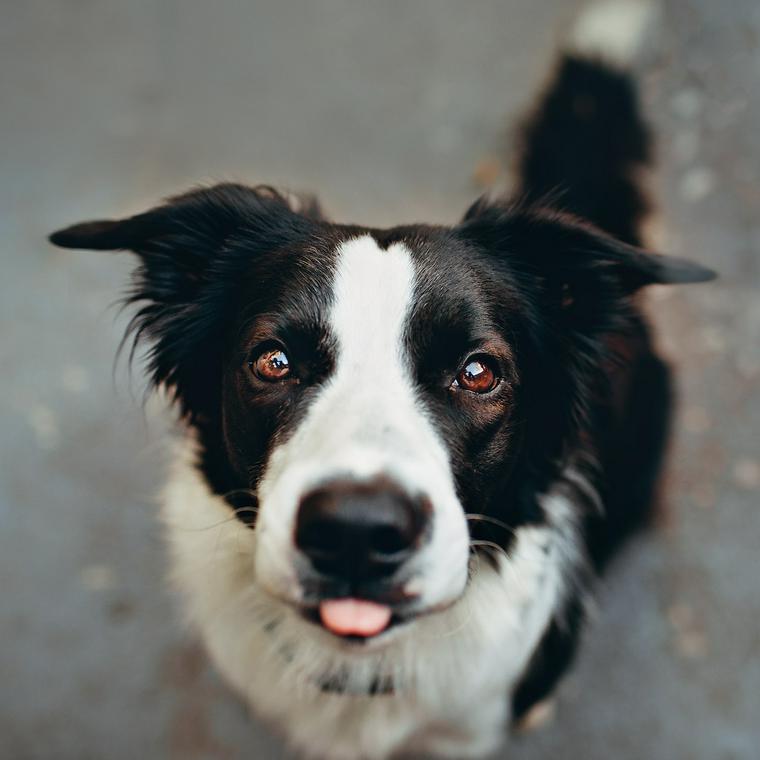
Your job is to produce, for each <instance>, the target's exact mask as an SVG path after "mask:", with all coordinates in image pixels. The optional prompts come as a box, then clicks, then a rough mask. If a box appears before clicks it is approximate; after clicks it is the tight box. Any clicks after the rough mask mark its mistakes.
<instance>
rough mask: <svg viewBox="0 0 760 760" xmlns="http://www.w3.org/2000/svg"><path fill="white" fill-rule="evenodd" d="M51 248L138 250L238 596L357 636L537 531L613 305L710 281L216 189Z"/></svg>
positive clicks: (588, 232)
mask: <svg viewBox="0 0 760 760" xmlns="http://www.w3.org/2000/svg"><path fill="white" fill-rule="evenodd" d="M51 239H52V241H53V242H54V243H56V244H58V245H61V246H64V247H70V248H92V249H129V250H132V251H134V252H135V253H136V254H137V255H138V257H139V260H140V266H139V268H138V270H137V275H136V280H135V289H134V292H133V296H132V300H134V301H135V302H139V303H140V304H141V306H140V309H139V311H138V312H137V314H136V316H135V319H134V322H133V327H134V329H135V331H136V334H137V336H138V337H140V336H144V337H145V338H148V339H150V340H151V341H152V350H151V354H150V369H151V373H152V379H153V381H154V382H155V383H156V384H157V385H163V386H165V387H167V388H168V389H169V390H170V391H171V392H172V393H173V394H174V396H175V397H176V400H177V402H178V404H179V406H180V408H181V411H182V413H183V415H184V416H185V417H186V418H187V419H188V421H189V422H190V423H191V424H192V425H193V426H194V427H195V428H197V430H198V432H199V437H200V440H201V443H202V446H203V452H202V458H203V461H202V464H201V466H202V468H203V471H204V473H205V475H206V477H207V479H208V481H209V484H210V486H211V487H212V489H213V490H214V491H215V492H216V493H218V494H220V495H224V496H227V497H228V498H229V500H230V503H231V507H230V509H235V508H236V507H235V505H236V504H237V509H236V513H237V514H238V516H239V517H240V518H241V519H243V520H246V521H247V522H249V523H250V524H251V525H252V526H255V528H256V530H255V536H256V539H255V541H256V551H255V580H254V582H255V583H256V584H258V585H259V586H260V587H261V588H262V589H264V590H265V591H266V592H268V593H269V594H271V595H272V596H273V597H276V598H277V599H279V600H281V601H283V602H284V603H286V604H288V605H292V606H293V607H295V608H297V609H298V610H299V611H301V612H302V613H303V614H304V616H306V617H307V618H310V619H311V620H312V622H314V623H316V624H321V625H323V626H324V627H326V628H327V629H328V630H330V631H331V632H332V633H334V634H336V635H340V636H349V637H350V636H353V637H360V638H364V639H367V638H374V637H380V636H382V635H385V634H386V632H387V631H388V629H389V628H391V627H392V626H393V624H395V623H398V622H412V621H414V619H415V618H416V617H418V616H420V615H422V614H425V613H429V612H433V611H437V610H440V609H443V608H445V607H446V606H448V605H450V604H451V603H452V602H454V601H455V600H456V599H457V598H458V597H459V596H460V595H461V594H462V593H463V590H464V589H465V587H466V584H467V580H468V565H469V558H470V552H471V549H472V546H471V544H472V543H473V542H472V541H471V538H472V535H473V532H474V531H473V528H474V526H482V525H483V524H484V523H486V524H492V525H497V524H498V525H499V526H500V527H499V528H497V529H496V532H495V533H493V534H492V535H491V538H493V541H494V542H495V543H496V544H498V545H499V546H501V547H503V548H504V547H507V546H508V542H509V537H510V535H511V529H513V528H514V527H515V526H517V525H520V524H521V523H525V522H530V521H537V520H540V519H541V514H540V510H539V509H538V507H537V505H536V503H535V501H534V500H533V499H531V496H530V495H531V494H533V495H534V494H536V493H540V492H541V490H542V489H544V488H545V487H546V486H547V484H548V483H549V482H550V480H551V478H552V477H553V476H554V475H555V474H556V470H557V468H558V467H559V466H561V463H562V458H563V456H564V455H565V454H566V452H567V450H568V447H569V446H570V445H571V444H572V442H573V440H575V437H576V436H577V435H578V433H579V430H580V427H581V421H582V420H583V418H584V414H585V412H586V409H587V408H588V405H589V402H590V397H591V394H594V393H596V392H597V391H598V390H599V383H598V377H597V376H598V374H599V372H600V369H601V368H602V367H604V366H605V362H606V360H607V358H608V352H609V350H610V345H611V342H610V341H609V336H611V335H615V334H616V333H620V332H621V331H623V332H624V331H625V330H626V329H627V328H628V327H629V326H630V323H631V320H632V319H633V314H634V312H633V310H632V308H631V296H632V294H633V293H634V291H636V290H637V289H638V288H640V287H641V286H644V285H647V284H650V283H667V282H689V281H699V280H702V279H707V278H709V276H710V273H709V272H708V271H707V270H704V269H702V268H700V267H697V266H695V265H692V264H689V263H686V262H682V261H679V260H676V259H673V258H670V257H668V258H664V257H660V256H656V255H651V254H648V253H645V252H643V251H640V250H638V249H635V248H632V247H630V246H627V245H624V244H622V243H619V242H617V241H615V240H613V239H612V238H609V237H608V236H606V235H604V234H603V233H601V232H600V231H598V230H595V229H593V228H592V227H590V226H587V225H584V224H582V223H581V222H579V221H577V220H574V219H572V218H569V217H563V216H562V215H559V214H552V213H550V212H547V211H541V210H535V209H534V210H530V209H521V208H519V207H518V208H508V207H500V206H489V205H487V204H476V206H474V207H473V208H472V209H471V210H470V212H468V214H467V216H466V217H465V218H464V220H463V221H462V222H461V223H460V224H459V225H458V226H455V227H453V228H444V227H424V226H415V227H402V228H395V229H391V230H382V231H381V230H374V229H365V228H360V227H351V226H343V225H336V224H332V223H329V222H327V221H324V220H323V219H322V218H321V216H320V214H319V211H318V209H317V208H316V207H315V206H314V205H307V207H306V208H301V209H299V208H297V207H296V206H295V204H292V203H291V202H289V201H288V200H287V199H286V198H284V197H283V196H281V195H280V194H278V193H276V192H275V191H273V190H271V189H266V188H256V189H251V188H246V187H241V186H237V185H220V186H217V187H214V188H211V189H207V190H198V191H194V192H191V193H189V194H187V195H183V196H180V197H177V198H174V199H172V200H170V201H169V202H168V203H166V204H165V205H163V206H160V207H158V208H156V209H153V210H151V211H148V212H147V213H144V214H140V215H138V216H135V217H132V218H130V219H125V220H122V221H102V222H90V223H85V224H80V225H76V226H74V227H71V228H68V229H66V230H62V231H60V232H58V233H55V234H54V235H53V236H52V238H51ZM241 493H242V494H246V495H248V494H250V495H251V496H252V498H253V503H250V502H248V503H245V504H243V505H242V506H241V505H240V503H237V502H235V498H237V497H239V495H240V494H241ZM236 495H237V497H236ZM499 531H501V532H499ZM485 543H490V542H485Z"/></svg>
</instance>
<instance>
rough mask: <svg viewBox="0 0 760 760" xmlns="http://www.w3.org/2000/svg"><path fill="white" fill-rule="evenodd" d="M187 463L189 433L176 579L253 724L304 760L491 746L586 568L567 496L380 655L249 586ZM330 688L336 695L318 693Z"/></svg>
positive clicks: (252, 545)
mask: <svg viewBox="0 0 760 760" xmlns="http://www.w3.org/2000/svg"><path fill="white" fill-rule="evenodd" d="M196 456H197V454H196V443H195V441H194V439H193V436H192V435H190V434H188V436H187V438H186V439H185V440H183V441H182V442H180V444H179V445H178V452H177V455H176V459H175V462H174V465H173V468H172V472H171V477H170V479H169V483H168V485H167V488H166V490H165V493H164V498H163V505H162V516H163V519H164V522H165V524H166V527H167V536H168V541H169V545H170V550H171V559H172V578H173V581H174V584H175V586H176V587H177V588H178V590H179V591H180V592H181V595H182V596H183V597H184V601H185V606H186V612H187V614H188V617H189V619H190V622H191V624H192V625H193V627H194V628H196V629H197V630H198V631H199V632H200V633H201V635H202V637H203V639H204V640H205V643H206V646H207V648H208V651H209V653H210V655H211V657H212V658H213V660H214V661H215V663H216V665H217V667H218V668H219V669H220V671H221V672H222V674H223V675H224V676H225V678H226V679H227V680H228V681H229V683H230V684H231V685H232V686H233V687H234V688H235V689H236V690H237V691H238V692H239V693H240V694H241V695H242V696H243V697H244V698H245V699H246V701H247V702H248V703H249V704H250V706H251V707H252V708H253V710H254V712H255V713H256V714H257V715H259V716H260V717H262V718H264V719H265V720H266V721H268V722H270V723H272V724H273V725H274V726H275V727H276V728H278V729H279V730H281V731H282V732H283V733H284V734H285V735H286V738H287V740H288V741H289V743H290V744H291V745H292V746H293V747H294V748H295V749H297V750H298V751H300V752H301V753H303V754H305V755H306V756H308V757H314V758H325V757H328V756H329V757H330V758H337V759H340V758H345V760H353V759H355V758H360V757H361V758H378V759H379V758H386V757H389V756H392V755H393V754H394V753H396V752H399V751H401V750H404V751H410V752H420V753H422V752H425V753H432V754H434V755H437V756H439V757H457V758H464V757H479V756H482V755H483V754H485V753H487V752H488V751H491V750H493V749H495V748H496V747H497V746H498V745H499V744H500V743H501V741H502V740H503V736H504V729H505V727H506V724H507V722H508V720H509V718H510V715H509V700H508V696H509V694H510V693H511V691H512V690H513V688H514V686H515V684H516V683H517V681H518V680H519V678H520V676H521V675H522V673H523V672H524V670H525V668H526V666H527V663H528V662H529V660H530V657H531V654H532V653H533V651H534V650H535V648H536V646H537V644H538V642H539V641H540V639H541V636H542V634H543V632H544V631H545V629H546V628H547V626H548V625H549V623H550V622H551V620H552V617H553V616H554V615H556V614H557V611H558V610H560V609H561V607H562V602H563V598H564V596H565V592H566V589H568V588H569V585H568V584H569V582H570V583H571V582H572V581H571V579H572V577H573V575H574V574H575V573H577V572H579V571H580V570H581V568H582V565H583V558H582V557H579V556H578V555H577V554H576V553H575V552H576V547H578V546H579V545H580V544H579V542H578V540H577V528H576V525H575V521H574V515H576V514H577V509H576V507H575V506H574V505H573V503H572V501H571V499H570V497H569V496H568V495H567V493H568V492H567V490H566V489H564V488H562V489H559V490H558V491H557V492H556V493H550V494H548V495H547V496H545V497H544V498H543V500H542V501H543V506H544V507H545V509H546V512H547V524H546V525H542V526H524V527H521V528H519V529H518V531H517V536H516V540H515V543H514V545H513V547H512V549H511V551H510V554H509V557H508V558H506V557H501V558H499V559H498V560H497V561H496V562H495V563H494V564H493V565H492V564H490V563H486V562H484V561H478V560H477V559H475V560H474V562H475V564H474V565H473V566H472V568H471V581H470V584H469V586H468V588H467V591H466V593H465V594H464V596H463V597H462V599H461V600H460V601H459V602H458V603H457V604H455V605H454V606H452V607H451V608H450V609H448V610H447V611H445V612H442V613H439V614H433V615H429V616H425V617H421V618H419V619H417V620H415V621H414V622H413V623H411V624H410V625H408V626H405V627H404V628H403V629H401V630H399V631H398V632H395V633H394V632H391V634H389V636H388V640H387V641H386V642H385V643H383V644H382V646H380V645H378V646H375V647H373V646H370V647H367V648H364V647H350V646H346V645H345V643H344V642H341V641H340V640H339V639H337V638H336V637H334V636H332V635H331V634H329V633H328V632H326V631H324V630H321V629H320V628H318V627H317V626H314V625H312V624H310V623H308V622H306V621H304V620H303V619H302V618H301V617H300V616H299V615H298V614H297V612H296V611H295V610H294V609H293V608H292V607H290V606H289V605H287V604H284V603H282V602H280V601H278V600H277V599H276V598H274V597H273V596H271V595H270V594H269V593H267V592H266V591H265V590H263V589H262V588H261V587H260V586H259V585H258V584H257V582H256V575H255V568H254V558H255V552H256V541H255V532H254V531H252V530H251V529H250V528H247V527H246V526H244V525H243V524H241V523H240V522H239V521H238V520H235V519H234V518H233V517H232V512H231V510H230V508H229V506H228V505H227V504H226V503H225V502H224V501H223V500H222V499H221V498H219V497H218V496H215V495H214V494H213V493H212V492H211V491H210V490H209V488H208V486H207V485H206V483H205V481H204V479H203V476H202V475H201V474H200V472H199V471H198V469H197V468H196V466H195V462H196ZM326 679H327V680H329V681H330V682H331V683H336V682H337V683H340V685H341V688H339V689H326V688H325V682H326ZM378 679H388V682H390V683H392V684H393V686H392V688H391V689H378V688H377V684H378ZM444 724H450V725H451V726H452V728H451V730H450V732H447V733H446V735H445V736H443V735H441V733H440V731H439V730H438V729H439V728H440V726H441V725H444ZM436 727H438V729H436Z"/></svg>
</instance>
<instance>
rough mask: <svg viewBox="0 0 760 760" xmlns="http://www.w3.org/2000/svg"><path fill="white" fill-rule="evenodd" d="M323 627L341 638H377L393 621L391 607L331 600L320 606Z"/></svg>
mask: <svg viewBox="0 0 760 760" xmlns="http://www.w3.org/2000/svg"><path fill="white" fill-rule="evenodd" d="M319 616H320V617H321V618H322V625H324V627H325V628H327V630H328V631H332V632H333V633H336V634H338V635H339V636H350V635H353V636H377V634H378V633H382V631H384V630H385V629H386V628H387V627H388V623H390V621H391V610H390V607H386V606H385V605H383V604H375V603H374V602H366V601H363V600H362V599H330V600H329V601H327V602H322V604H320V605H319Z"/></svg>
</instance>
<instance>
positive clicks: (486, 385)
mask: <svg viewBox="0 0 760 760" xmlns="http://www.w3.org/2000/svg"><path fill="white" fill-rule="evenodd" d="M498 384H499V377H498V375H497V372H496V365H495V363H494V361H493V359H491V358H490V357H488V356H471V357H470V358H469V359H468V360H467V362H466V363H465V365H464V367H462V369H460V370H459V373H458V374H457V376H456V377H455V378H454V382H453V383H452V384H451V387H452V388H462V389H463V390H466V391H470V392H471V393H488V392H489V391H492V390H493V389H494V388H495V387H496V386H497V385H498Z"/></svg>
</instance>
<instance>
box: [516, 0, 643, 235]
mask: <svg viewBox="0 0 760 760" xmlns="http://www.w3.org/2000/svg"><path fill="white" fill-rule="evenodd" d="M653 16H654V6H653V5H652V3H651V2H647V1H646V0H602V2H594V3H592V4H591V5H589V6H588V7H587V8H586V9H585V10H584V11H583V12H582V13H581V15H580V17H579V18H578V20H577V22H576V24H575V26H574V28H573V29H572V31H571V33H570V35H569V38H568V41H567V44H566V46H565V52H564V53H563V55H562V57H561V59H560V61H559V64H558V67H557V70H556V72H555V73H554V75H553V77H552V79H551V82H550V83H549V86H548V88H547V89H546V91H545V92H544V93H543V95H542V97H541V98H540V100H539V103H538V105H537V107H536V108H535V110H534V111H533V113H532V114H531V115H530V116H529V118H528V120H527V121H526V123H525V124H524V127H523V131H522V137H523V150H522V154H521V157H520V160H519V165H518V188H517V189H518V194H519V197H521V198H523V199H525V200H526V201H529V202H533V203H542V204H546V205H551V206H552V207H554V208H558V209H560V210H563V211H568V212H570V213H573V214H576V215H578V216H580V217H583V218H585V219H588V220H589V221H591V222H593V223H594V224H596V225H597V226H599V227H601V228H602V229H603V230H606V231H607V232H609V233H610V234H612V235H615V236H616V237H617V238H619V239H620V240H623V241H625V242H628V243H632V244H640V243H641V240H640V226H641V222H642V220H643V218H644V216H645V214H646V213H647V211H648V203H647V199H646V195H645V193H644V191H643V188H642V184H641V179H642V175H643V174H644V170H645V169H646V168H647V166H648V165H649V164H650V163H651V160H652V146H651V139H650V135H649V130H648V129H647V126H646V124H645V123H644V120H643V118H642V115H641V112H640V108H639V103H638V96H637V91H636V84H635V81H634V79H633V77H632V76H631V74H630V73H629V71H628V66H629V65H630V64H631V63H632V61H633V59H634V58H635V56H636V54H637V52H638V50H639V48H640V46H641V44H642V42H643V41H644V40H645V38H646V36H647V32H648V31H649V30H650V29H651V27H652V23H653Z"/></svg>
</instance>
